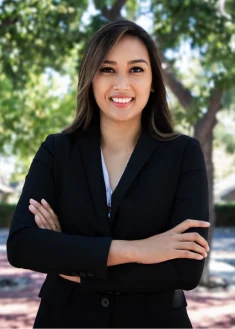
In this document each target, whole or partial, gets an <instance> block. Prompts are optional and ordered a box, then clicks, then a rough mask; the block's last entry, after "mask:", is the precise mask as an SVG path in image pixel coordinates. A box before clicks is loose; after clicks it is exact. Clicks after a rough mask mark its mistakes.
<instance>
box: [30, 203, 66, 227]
mask: <svg viewBox="0 0 235 329" xmlns="http://www.w3.org/2000/svg"><path fill="white" fill-rule="evenodd" d="M29 202H30V205H29V210H30V211H31V212H32V213H33V214H34V215H35V216H34V219H35V222H36V224H37V226H38V227H39V228H42V229H45V228H46V229H48V230H53V231H56V232H61V226H60V222H59V219H58V217H57V215H56V214H55V213H54V211H53V209H52V208H51V206H50V205H49V204H48V203H47V202H46V200H44V199H42V200H41V203H39V202H37V201H36V200H34V199H30V200H29Z"/></svg>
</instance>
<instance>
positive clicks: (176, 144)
mask: <svg viewBox="0 0 235 329" xmlns="http://www.w3.org/2000/svg"><path fill="white" fill-rule="evenodd" d="M161 144H163V145H165V146H166V147H169V148H171V149H175V150H177V151H182V152H185V151H187V149H188V148H190V149H199V150H201V145H200V142H199V141H198V140H197V139H196V138H194V137H191V136H188V135H185V134H179V136H177V137H174V138H173V139H170V140H165V141H161Z"/></svg>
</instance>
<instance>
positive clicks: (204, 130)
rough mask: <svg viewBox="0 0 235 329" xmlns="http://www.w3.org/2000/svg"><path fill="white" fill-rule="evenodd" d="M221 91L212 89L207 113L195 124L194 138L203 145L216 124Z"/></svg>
mask: <svg viewBox="0 0 235 329" xmlns="http://www.w3.org/2000/svg"><path fill="white" fill-rule="evenodd" d="M222 95H223V90H222V89H221V88H214V89H213V90H212V92H211V96H210V99H209V104H208V108H207V112H206V113H205V114H204V116H203V117H202V118H201V119H200V120H198V122H197V123H196V124H195V126H194V128H195V137H196V138H198V139H199V140H200V142H201V143H202V144H203V143H204V142H206V139H207V135H208V134H210V133H211V131H212V130H213V128H214V126H215V125H216V123H217V119H216V114H217V112H219V110H220V108H221V100H222Z"/></svg>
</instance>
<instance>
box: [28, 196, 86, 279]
mask: <svg viewBox="0 0 235 329" xmlns="http://www.w3.org/2000/svg"><path fill="white" fill-rule="evenodd" d="M29 202H30V205H29V210H30V211H31V212H32V213H33V214H34V215H35V222H36V224H37V226H38V227H39V228H42V229H48V230H53V231H56V232H61V226H60V222H59V219H58V217H57V215H56V214H55V213H54V211H53V209H52V208H51V206H50V205H49V203H48V202H46V200H44V199H42V200H41V203H39V202H37V201H36V200H34V199H30V200H29ZM59 275H60V276H61V277H62V278H64V279H66V280H70V281H73V282H77V283H80V282H81V280H80V276H70V275H64V274H59Z"/></svg>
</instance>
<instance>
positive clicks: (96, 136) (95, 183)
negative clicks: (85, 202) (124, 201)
mask: <svg viewBox="0 0 235 329" xmlns="http://www.w3.org/2000/svg"><path fill="white" fill-rule="evenodd" d="M79 145H80V149H81V153H82V158H83V161H84V170H85V172H86V175H87V180H88V184H89V188H90V192H91V196H92V202H93V205H94V208H95V211H96V214H97V217H98V224H99V227H101V228H102V232H103V233H104V234H106V235H107V236H109V235H110V228H109V224H108V215H107V203H106V188H105V183H104V177H103V171H102V163H101V154H100V128H99V127H95V126H93V127H90V128H89V129H88V130H87V131H86V132H85V133H84V134H82V135H80V136H79Z"/></svg>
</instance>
